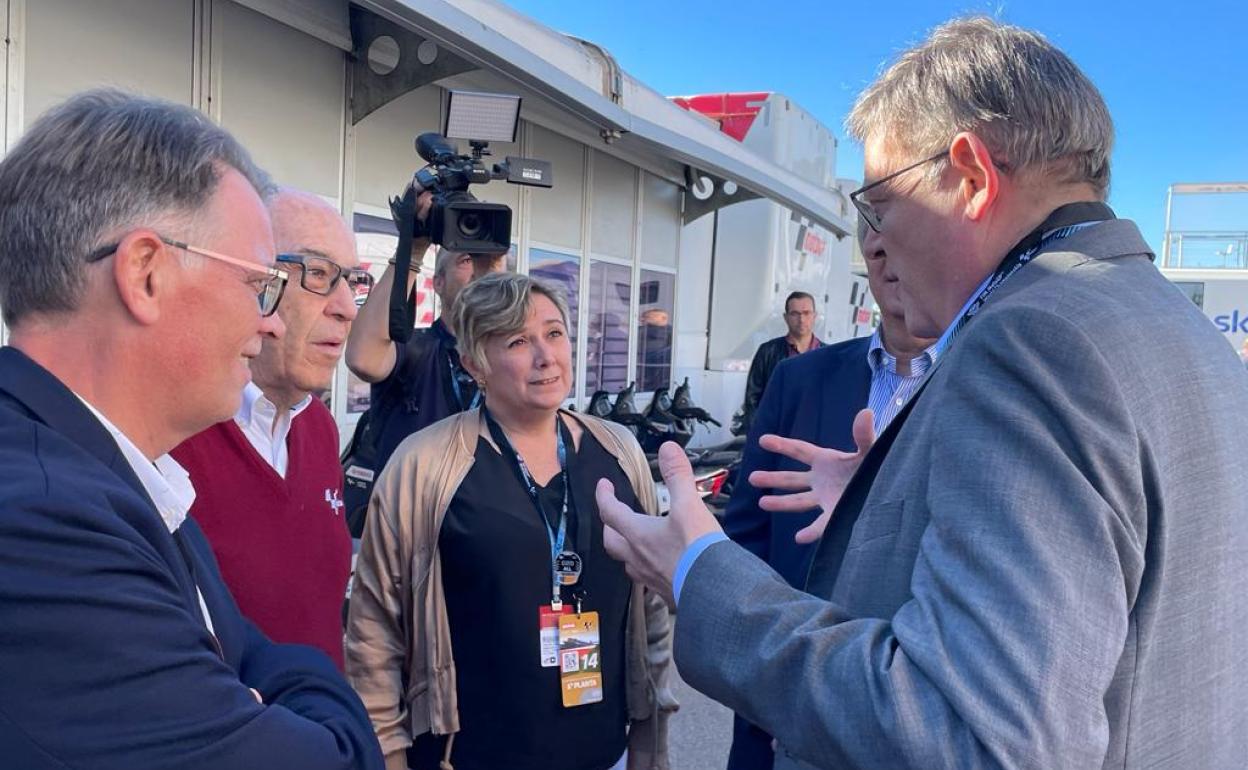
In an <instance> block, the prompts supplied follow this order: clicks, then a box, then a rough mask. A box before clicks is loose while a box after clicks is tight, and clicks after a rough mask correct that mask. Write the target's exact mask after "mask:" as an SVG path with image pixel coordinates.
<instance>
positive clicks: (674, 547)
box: [594, 441, 719, 607]
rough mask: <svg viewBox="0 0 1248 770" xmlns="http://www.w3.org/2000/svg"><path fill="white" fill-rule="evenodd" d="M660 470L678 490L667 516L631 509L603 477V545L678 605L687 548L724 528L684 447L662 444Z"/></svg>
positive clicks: (673, 489)
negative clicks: (679, 567) (680, 566)
mask: <svg viewBox="0 0 1248 770" xmlns="http://www.w3.org/2000/svg"><path fill="white" fill-rule="evenodd" d="M659 471H660V472H661V473H662V474H663V481H664V482H665V483H666V484H667V488H668V491H669V492H671V495H672V505H671V512H670V513H669V514H668V515H667V516H666V517H663V518H658V517H655V516H646V515H644V514H640V513H637V512H635V511H633V510H632V509H630V508H629V507H628V506H627V505H625V504H624V503H621V502H620V501H619V500H618V499H617V498H616V496H615V488H614V487H612V486H611V482H609V481H607V480H606V479H602V480H600V481H599V482H598V488H597V490H595V495H594V496H595V499H596V500H597V501H598V515H599V517H601V518H602V523H603V531H602V544H603V546H604V547H605V548H606V549H607V553H609V554H610V555H611V556H612V557H613V558H615V559H616V560H617V561H621V562H624V571H625V572H627V573H628V576H629V577H630V578H632V579H633V580H635V581H637V582H638V583H641V584H643V585H646V586H649V587H650V588H651V589H653V590H654V591H655V592H657V593H658V594H659V595H660V596H662V597H663V598H664V599H666V600H667V603H668V605H669V606H671V607H675V606H676V601H675V598H674V597H673V595H672V578H673V577H674V576H675V574H676V564H677V562H679V561H680V557H681V555H682V554H684V552H685V549H686V548H688V547H689V545H690V544H691V543H692V542H693V541H694V540H697V539H698V538H699V537H701V536H703V535H705V534H707V533H709V532H714V531H715V530H717V529H719V522H717V521H716V520H715V516H714V515H713V514H712V513H711V512H710V511H709V510H707V507H706V505H705V504H703V502H702V498H701V496H699V495H698V489H697V486H696V485H695V484H694V480H693V468H692V467H690V465H689V458H688V456H686V455H685V452H684V450H683V449H681V448H680V447H679V446H677V445H676V444H673V443H672V442H670V441H669V442H667V443H666V444H664V445H663V446H661V447H659Z"/></svg>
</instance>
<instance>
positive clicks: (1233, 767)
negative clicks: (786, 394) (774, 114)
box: [675, 220, 1248, 770]
mask: <svg viewBox="0 0 1248 770" xmlns="http://www.w3.org/2000/svg"><path fill="white" fill-rule="evenodd" d="M1149 256H1151V255H1150V254H1149V250H1148V246H1147V244H1146V243H1145V242H1144V239H1143V238H1142V237H1141V236H1140V234H1139V231H1138V230H1137V229H1136V228H1135V226H1134V225H1133V224H1132V223H1130V222H1128V221H1124V220H1116V221H1108V222H1103V223H1101V224H1098V225H1096V226H1094V227H1089V228H1086V229H1084V230H1081V231H1079V232H1077V233H1075V234H1073V235H1071V236H1069V237H1068V238H1064V239H1061V240H1059V241H1056V242H1054V243H1053V244H1051V245H1049V246H1047V247H1045V248H1043V249H1042V250H1041V251H1040V253H1039V254H1038V255H1037V256H1036V258H1035V259H1034V260H1033V261H1032V262H1031V263H1029V264H1028V265H1027V266H1026V267H1024V268H1023V269H1021V270H1020V271H1019V272H1018V274H1017V275H1015V276H1014V277H1012V278H1010V279H1009V281H1007V282H1006V283H1005V284H1004V285H1002V286H1001V288H1000V289H999V290H997V291H996V292H994V293H993V294H992V296H991V297H990V298H989V300H988V301H987V303H985V304H984V306H983V307H982V309H981V310H980V312H979V313H978V314H977V315H975V316H974V317H973V318H972V319H971V320H970V322H969V323H967V324H966V326H965V328H964V329H963V330H962V332H961V333H960V336H958V337H957V338H956V339H955V340H954V342H953V344H952V345H951V346H950V347H949V348H948V349H947V351H946V352H945V353H944V354H943V355H942V356H941V358H940V359H939V360H938V361H937V363H936V364H935V366H934V367H933V368H932V369H931V370H930V375H929V377H928V380H927V386H926V388H925V389H924V390H922V391H920V392H919V393H918V394H916V395H915V396H913V397H912V398H911V401H910V405H909V406H908V407H907V409H908V410H909V411H908V414H907V412H906V410H903V412H902V414H899V415H898V416H897V417H896V418H895V419H894V420H893V422H892V423H890V425H889V427H888V428H887V429H886V430H885V431H884V432H883V434H882V435H881V437H880V440H879V442H877V444H876V446H875V447H873V448H872V450H871V451H870V452H869V453H868V455H867V457H866V459H865V461H864V463H863V465H862V467H861V468H860V469H859V472H858V474H857V476H855V478H854V480H853V481H852V482H851V483H850V485H849V488H848V489H847V490H846V491H845V494H844V495H843V496H842V498H841V502H840V504H838V506H837V508H836V511H835V512H834V514H833V516H832V520H831V523H830V524H829V527H828V529H827V531H826V532H825V533H824V537H823V540H822V542H821V545H820V546H819V548H818V549H817V552H816V556H815V558H814V561H813V566H812V568H811V572H810V577H809V580H808V582H807V592H801V591H798V590H796V589H794V588H792V587H790V586H789V585H787V584H786V583H785V582H784V581H783V580H781V579H780V577H779V576H777V575H775V574H774V573H773V572H771V571H770V570H769V569H768V568H767V566H766V565H764V564H762V563H761V562H759V561H758V560H757V559H755V558H753V557H752V556H751V555H750V554H748V553H746V552H745V551H744V550H742V549H741V548H739V547H737V546H735V545H733V544H732V543H717V544H715V545H713V546H711V547H710V548H708V549H706V550H705V551H704V552H703V553H702V555H701V556H700V557H699V558H698V559H697V561H695V562H694V564H693V566H692V568H691V569H690V570H689V573H688V576H687V577H686V579H685V582H684V584H683V586H682V588H681V596H680V622H679V623H678V624H677V627H676V643H675V655H676V662H677V664H678V665H679V666H680V673H681V676H682V677H684V679H685V681H687V682H688V683H689V684H691V685H692V686H694V687H696V688H697V689H699V690H701V691H703V692H705V693H707V694H708V695H710V696H711V697H713V698H715V699H716V700H719V701H721V702H723V703H725V704H727V705H728V706H729V707H731V708H733V709H734V710H736V711H738V712H739V713H741V714H742V715H744V716H745V717H747V718H749V719H750V720H751V721H753V722H754V723H755V724H759V725H762V726H764V727H766V728H768V729H769V730H771V731H772V732H773V734H775V735H776V737H777V738H778V739H779V741H780V743H781V744H782V745H783V746H784V747H785V749H786V750H788V751H790V752H791V753H792V754H794V755H796V756H797V757H800V758H802V759H804V760H806V761H808V762H809V763H811V764H813V765H814V766H816V767H821V768H824V767H826V768H838V770H841V769H847V768H888V769H889V770H897V769H900V768H923V769H924V770H938V769H939V768H950V769H953V768H965V769H970V768H983V769H989V768H994V769H995V768H1106V769H1108V768H1115V769H1116V770H1123V768H1126V769H1127V770H1135V769H1136V768H1145V767H1147V768H1157V769H1158V770H1161V769H1163V768H1164V769H1165V770H1188V768H1197V767H1199V768H1210V769H1213V770H1241V769H1242V768H1243V767H1244V758H1245V756H1248V690H1246V689H1245V687H1244V682H1245V681H1248V655H1245V653H1244V650H1245V647H1246V646H1248V592H1245V591H1244V575H1245V573H1248V454H1246V453H1245V452H1244V437H1245V436H1248V411H1245V410H1244V408H1243V404H1244V403H1245V402H1248V378H1245V376H1244V371H1243V366H1242V364H1241V363H1240V362H1239V361H1238V360H1237V359H1236V357H1235V353H1234V351H1233V349H1232V348H1231V346H1229V345H1227V344H1226V339H1225V338H1224V337H1223V336H1222V335H1221V334H1219V333H1218V331H1217V330H1216V329H1215V328H1214V327H1213V325H1212V324H1210V323H1209V320H1208V319H1207V318H1205V317H1204V316H1203V315H1202V314H1201V312H1200V310H1199V308H1197V307H1196V306H1195V305H1193V304H1192V303H1191V302H1190V301H1189V300H1188V299H1187V298H1186V297H1185V296H1184V295H1183V294H1182V293H1181V292H1179V291H1178V290H1176V289H1175V288H1174V286H1173V285H1171V284H1170V283H1169V282H1168V281H1166V279H1165V278H1164V277H1163V276H1162V275H1161V274H1160V273H1158V271H1157V269H1156V267H1154V266H1153V264H1152V263H1151V262H1150V261H1149ZM890 443H891V446H890Z"/></svg>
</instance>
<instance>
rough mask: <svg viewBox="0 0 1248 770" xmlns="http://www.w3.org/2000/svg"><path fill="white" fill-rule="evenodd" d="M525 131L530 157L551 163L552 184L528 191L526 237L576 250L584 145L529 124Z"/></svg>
mask: <svg viewBox="0 0 1248 770" xmlns="http://www.w3.org/2000/svg"><path fill="white" fill-rule="evenodd" d="M529 131H530V132H531V133H530V135H531V136H532V140H531V141H530V143H529V146H530V147H532V148H533V149H532V150H531V151H530V154H531V155H532V156H533V157H534V158H540V159H542V160H548V161H550V162H551V163H552V164H553V166H554V171H553V176H554V182H555V186H554V187H552V188H551V189H549V190H544V189H542V188H540V187H534V188H532V195H531V197H530V198H529V200H530V201H531V202H532V203H533V215H532V219H531V222H532V225H531V230H530V237H531V238H532V239H533V240H535V241H539V242H541V243H549V244H552V245H555V246H564V247H566V248H569V249H573V250H576V251H579V250H580V248H581V219H582V217H581V204H582V196H583V195H584V193H585V179H584V175H585V150H584V146H583V145H582V144H580V143H579V142H576V141H573V140H571V139H567V138H565V137H562V136H560V135H558V134H556V133H554V132H552V131H548V130H546V129H544V128H542V127H541V126H535V125H533V124H531V123H530V124H529Z"/></svg>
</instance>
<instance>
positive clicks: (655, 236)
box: [641, 171, 681, 267]
mask: <svg viewBox="0 0 1248 770" xmlns="http://www.w3.org/2000/svg"><path fill="white" fill-rule="evenodd" d="M641 178H642V180H643V181H642V192H641V261H642V262H643V263H645V264H647V265H662V266H663V267H676V262H677V255H678V254H679V251H680V227H681V223H680V188H679V187H677V186H676V185H674V184H672V183H671V182H668V181H667V180H664V179H660V178H659V177H657V176H655V175H653V174H651V173H649V172H645V171H643V172H642V173H641Z"/></svg>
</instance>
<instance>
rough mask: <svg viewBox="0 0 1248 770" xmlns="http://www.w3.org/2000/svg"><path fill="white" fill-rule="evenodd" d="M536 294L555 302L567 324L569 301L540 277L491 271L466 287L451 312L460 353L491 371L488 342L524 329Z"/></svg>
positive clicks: (486, 370)
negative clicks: (486, 354) (487, 359)
mask: <svg viewBox="0 0 1248 770" xmlns="http://www.w3.org/2000/svg"><path fill="white" fill-rule="evenodd" d="M535 294H540V295H541V296H543V297H546V298H547V299H549V300H550V301H551V302H553V303H555V307H557V308H559V315H560V316H562V317H563V325H564V326H567V325H568V302H567V300H566V299H564V296H563V292H562V291H560V290H559V289H558V288H556V287H555V286H554V285H552V284H549V283H547V282H545V281H541V280H538V279H537V278H532V277H530V276H527V275H524V274H523V273H491V274H490V275H487V276H484V277H482V278H479V279H477V280H476V281H473V282H472V283H470V284H468V285H467V286H466V287H464V290H463V291H461V292H460V293H459V296H458V297H456V299H455V309H454V311H453V312H452V314H451V326H452V327H453V329H452V331H453V332H454V334H455V339H456V344H457V345H458V347H459V350H460V353H461V354H462V355H464V356H465V357H467V358H470V359H472V361H473V363H475V364H476V365H477V367H478V368H480V369H481V370H483V371H485V372H486V373H487V374H488V373H489V363H488V362H487V361H486V360H485V343H486V341H487V340H489V339H490V338H491V337H494V336H497V335H505V334H515V333H516V332H518V331H520V330H521V329H523V328H524V324H525V323H526V322H527V321H528V318H529V308H530V306H531V304H532V302H533V295H535Z"/></svg>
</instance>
